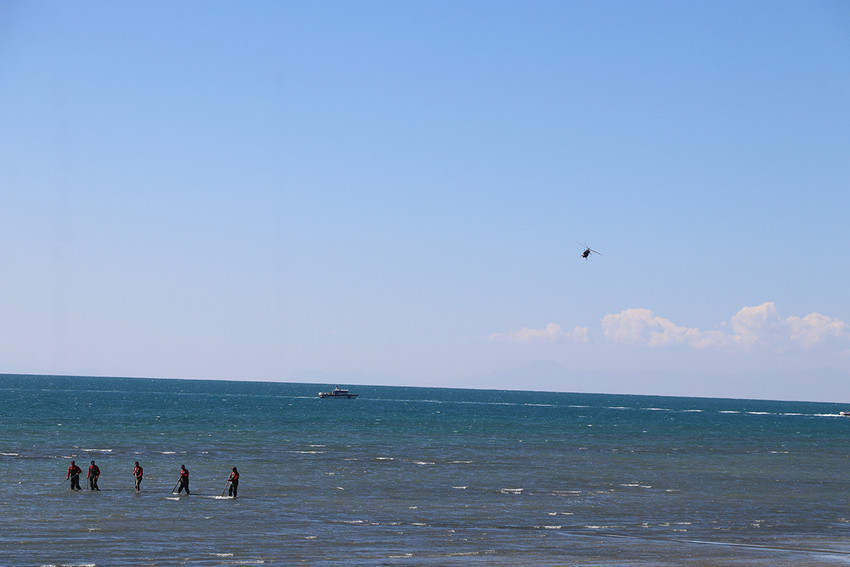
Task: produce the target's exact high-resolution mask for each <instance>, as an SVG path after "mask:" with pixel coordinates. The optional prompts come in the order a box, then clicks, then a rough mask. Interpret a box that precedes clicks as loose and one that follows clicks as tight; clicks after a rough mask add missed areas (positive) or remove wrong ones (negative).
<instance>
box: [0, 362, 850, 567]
mask: <svg viewBox="0 0 850 567" xmlns="http://www.w3.org/2000/svg"><path fill="white" fill-rule="evenodd" d="M333 386H336V384H326V385H317V384H295V383H274V382H237V381H202V380H171V379H138V378H103V377H64V376H23V375H1V376H0V407H2V420H0V565H4V566H42V565H44V566H74V567H83V566H85V567H89V566H91V567H95V566H97V567H99V566H136V565H139V566H141V565H146V566H147V565H154V566H160V565H162V566H174V565H189V566H219V565H315V566H343V565H345V566H348V565H370V566H371V565H392V566H399V565H427V566H437V565H487V566H491V565H495V566H519V565H526V566H535V565H541V566H561V565H582V566H609V565H616V566H635V567H643V566H677V567H678V566H688V565H690V566H717V565H733V566H737V565H740V566H744V565H746V566H768V565H770V566H776V565H813V566H819V565H850V490H848V489H850V478H848V476H850V445H848V441H850V418H846V417H842V416H841V413H840V412H841V411H843V410H846V409H850V408H848V407H846V406H844V405H842V404H830V403H809V402H787V401H783V402H777V401H763V400H735V399H705V398H683V397H654V396H634V395H608V394H604V395H603V394H576V393H548V392H526V391H498V390H469V389H450V388H408V387H378V386H352V385H345V384H340V385H339V386H342V387H348V388H349V389H351V391H352V392H356V393H357V394H358V397H357V398H356V399H319V398H318V396H317V393H318V392H319V390H328V389H330V388H332V387H333ZM72 459H73V460H75V461H76V463H77V464H78V465H79V466H80V467H81V468H82V469H83V471H84V472H83V476H85V474H86V470H87V468H88V465H89V463H90V462H91V461H95V462H96V464H97V465H98V466H99V468H100V471H101V476H100V479H99V482H98V484H99V487H100V489H101V490H100V491H97V492H96V491H92V490H87V487H86V481H85V479H84V478H83V480H82V482H81V485H82V487H83V490H81V491H72V490H70V488H69V486H70V483H69V482H68V481H67V480H66V475H67V469H68V466H69V465H70V461H71V460H72ZM136 461H138V462H139V463H140V464H141V465H142V467H143V468H144V471H145V474H144V480H143V481H142V484H141V492H139V493H136V491H135V489H134V483H133V476H132V470H133V467H134V463H135V462H136ZM181 465H185V466H186V468H187V469H188V470H189V471H190V489H191V495H188V496H187V495H185V493H184V494H181V495H177V494H174V488H175V486H176V484H177V480H178V476H179V469H180V466H181ZM233 467H237V468H238V470H239V472H240V473H241V479H240V485H239V492H238V497H237V498H230V497H229V496H228V495H227V490H226V489H227V488H228V482H227V479H228V475H229V474H230V472H231V470H232V468H233Z"/></svg>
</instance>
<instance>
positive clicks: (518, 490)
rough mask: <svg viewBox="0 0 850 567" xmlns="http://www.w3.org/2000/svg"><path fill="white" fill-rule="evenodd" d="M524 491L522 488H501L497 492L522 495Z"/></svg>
mask: <svg viewBox="0 0 850 567" xmlns="http://www.w3.org/2000/svg"><path fill="white" fill-rule="evenodd" d="M524 491H525V489H524V488H503V489H501V490H500V491H499V492H501V493H502V494H522V493H523V492H524Z"/></svg>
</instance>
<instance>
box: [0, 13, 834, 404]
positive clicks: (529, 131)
mask: <svg viewBox="0 0 850 567" xmlns="http://www.w3.org/2000/svg"><path fill="white" fill-rule="evenodd" d="M848 222H850V4H848V3H847V2H841V1H835V2H831V1H795V2H789V1H775V0H770V1H764V2H761V1H742V2H709V1H704V2H700V1H695V2H678V1H670V2H655V1H646V2H632V1H626V2H616V1H602V2H590V1H586V2H585V1H569V2H568V1H563V2H561V1H552V2H549V1H545V2H544V1H526V0H524V1H521V2H520V1H513V2H500V1H494V0H487V1H471V0H470V1H462V2H457V1H427V2H426V1H422V2H413V1H411V2H398V1H386V2H384V1H340V2H323V1H316V2H313V1H311V2H284V1H275V2H261V1H252V2H235V1H234V2H215V1H207V0H204V1H185V2H171V1H148V0H145V1H124V2H112V1H104V2H93V1H88V0H82V1H79V2H62V1H51V2H44V1H38V0H35V1H25V2H18V1H5V2H2V3H0V238H2V243H3V245H2V246H0V270H2V272H0V276H1V277H0V372H22V373H38V374H44V373H60V374H86V375H106V376H115V375H118V376H150V377H176V378H213V379H235V380H272V381H309V382H322V383H335V382H341V383H343V384H393V385H394V384H398V385H420V386H452V387H454V386H456V387H493V388H510V389H542V390H560V391H588V392H594V391H605V392H622V393H650V394H676V395H709V396H731V397H761V398H780V399H825V400H837V401H847V402H850V327H848V325H850V298H849V297H848V282H850V234H848ZM579 242H582V243H587V244H588V245H590V246H591V247H593V248H594V249H595V250H598V251H599V252H601V253H602V255H592V256H591V257H590V258H588V259H587V260H584V259H582V258H581V257H580V254H581V252H582V250H583V248H582V246H581V245H580V244H579Z"/></svg>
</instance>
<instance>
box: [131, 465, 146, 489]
mask: <svg viewBox="0 0 850 567" xmlns="http://www.w3.org/2000/svg"><path fill="white" fill-rule="evenodd" d="M143 475H144V471H143V470H142V467H140V466H137V467H136V468H134V469H133V476H134V477H136V492H141V489H140V486H141V484H142V476H143Z"/></svg>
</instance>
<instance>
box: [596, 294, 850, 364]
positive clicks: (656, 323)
mask: <svg viewBox="0 0 850 567" xmlns="http://www.w3.org/2000/svg"><path fill="white" fill-rule="evenodd" d="M730 326H731V329H732V332H731V333H730V332H723V331H714V330H709V331H704V330H701V329H699V328H696V327H681V326H679V325H676V324H675V323H673V322H672V321H670V320H669V319H665V318H663V317H658V316H656V315H655V314H654V313H653V312H652V311H650V310H649V309H626V310H624V311H621V312H620V313H617V314H612V315H606V316H605V317H603V318H602V331H603V333H604V335H605V337H606V338H607V339H609V340H610V341H613V342H618V343H627V344H643V345H647V346H650V347H664V346H672V345H685V346H690V347H693V348H697V349H708V348H718V347H729V348H734V349H737V350H743V351H769V352H784V351H787V350H793V349H802V350H806V351H808V350H813V349H815V348H837V349H841V348H847V347H848V346H850V331H848V327H847V325H846V324H845V323H844V322H843V321H840V320H838V319H834V318H832V317H828V316H826V315H821V314H820V313H810V314H808V315H806V316H805V317H795V316H792V317H788V318H782V317H781V316H780V315H779V312H778V311H777V309H776V305H775V304H774V303H772V302H767V303H763V304H761V305H757V306H754V307H744V308H743V309H741V310H740V311H738V313H736V314H735V316H734V317H732V319H731V321H730Z"/></svg>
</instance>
